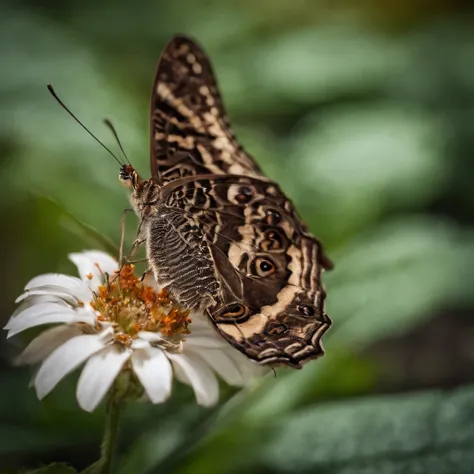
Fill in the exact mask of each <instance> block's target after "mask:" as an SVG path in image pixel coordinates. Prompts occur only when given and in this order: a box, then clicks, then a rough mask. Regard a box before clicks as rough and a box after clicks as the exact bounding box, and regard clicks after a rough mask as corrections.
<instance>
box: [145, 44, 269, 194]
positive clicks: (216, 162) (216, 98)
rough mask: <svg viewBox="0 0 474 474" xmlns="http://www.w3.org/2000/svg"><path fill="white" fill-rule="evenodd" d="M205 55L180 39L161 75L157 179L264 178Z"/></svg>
mask: <svg viewBox="0 0 474 474" xmlns="http://www.w3.org/2000/svg"><path fill="white" fill-rule="evenodd" d="M226 117H227V116H226V112H225V110H224V106H223V104H222V99H221V97H220V94H219V91H218V89H217V84H216V80H215V77H214V73H213V71H212V68H211V65H210V62H209V60H208V59H207V57H206V54H205V53H204V51H203V50H202V49H201V48H200V47H199V46H198V45H197V44H196V43H195V42H194V41H193V40H191V39H189V38H187V37H184V36H176V37H174V38H173V39H172V40H171V41H170V42H169V43H168V45H167V46H166V48H165V50H164V53H163V55H162V57H161V60H160V63H159V65H158V70H157V73H156V78H155V82H154V86H153V93H152V100H151V117H150V127H151V131H150V138H151V156H150V158H151V159H150V162H151V171H152V177H153V178H154V179H155V180H156V181H157V182H158V183H159V184H162V185H163V184H166V183H168V182H170V181H173V180H175V179H178V178H182V177H185V176H196V175H201V174H210V173H212V174H238V175H248V176H262V174H261V172H260V170H259V168H258V166H257V165H256V164H255V162H254V160H253V159H252V158H251V157H250V156H249V155H248V154H247V153H246V152H245V151H244V150H243V149H242V147H241V146H240V145H239V144H238V142H237V140H236V139H235V136H234V135H233V133H232V131H231V129H230V127H229V123H228V120H227V118H226Z"/></svg>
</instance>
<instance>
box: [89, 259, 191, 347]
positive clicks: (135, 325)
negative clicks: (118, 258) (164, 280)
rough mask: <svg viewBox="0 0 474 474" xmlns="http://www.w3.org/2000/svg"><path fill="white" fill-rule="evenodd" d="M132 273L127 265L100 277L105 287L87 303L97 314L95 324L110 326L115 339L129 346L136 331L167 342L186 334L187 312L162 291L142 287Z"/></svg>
mask: <svg viewBox="0 0 474 474" xmlns="http://www.w3.org/2000/svg"><path fill="white" fill-rule="evenodd" d="M133 270H134V266H133V265H130V264H127V265H124V266H123V268H122V269H121V271H120V272H119V271H118V270H117V271H116V272H115V274H114V275H107V274H104V279H105V284H104V285H102V286H100V287H99V288H98V290H97V291H96V292H94V296H93V300H92V302H91V303H90V304H91V306H92V308H93V309H95V310H96V311H98V312H99V313H100V315H99V316H98V317H97V319H98V321H101V322H109V323H112V324H113V325H114V327H115V329H116V331H115V332H116V334H115V340H116V341H117V342H120V343H122V344H124V345H129V344H131V342H132V340H133V339H134V338H135V337H136V336H137V334H138V333H139V332H140V331H150V332H155V333H160V334H161V335H163V336H164V337H166V338H170V339H175V338H180V336H182V335H186V334H189V329H188V325H189V324H190V323H191V319H190V318H189V310H184V309H182V308H181V307H179V306H178V305H177V304H176V303H175V302H174V301H172V299H171V298H170V296H169V294H168V292H167V291H166V290H161V291H158V292H157V291H156V290H155V289H154V288H152V287H150V286H147V285H145V284H144V283H143V282H142V281H141V279H140V278H137V277H136V276H135V274H134V271H133Z"/></svg>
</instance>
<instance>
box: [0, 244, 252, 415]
mask: <svg viewBox="0 0 474 474" xmlns="http://www.w3.org/2000/svg"><path fill="white" fill-rule="evenodd" d="M69 258H70V259H71V260H72V262H74V263H75V264H76V266H77V268H78V271H79V275H80V276H81V279H79V278H76V277H72V276H67V275H60V274H46V275H40V276H37V277H36V278H33V279H32V280H31V281H30V282H29V283H28V284H27V285H26V287H25V293H23V294H22V295H21V296H20V297H19V298H18V299H17V302H20V303H21V304H20V306H19V308H18V309H17V310H16V312H15V313H14V315H13V316H12V317H11V318H10V320H9V322H8V324H7V325H6V326H5V329H7V330H8V336H7V337H11V336H13V335H15V334H18V333H19V332H21V331H24V330H25V329H28V328H31V327H33V326H39V325H43V324H52V323H55V324H58V323H59V324H58V325H56V326H54V327H52V328H49V329H46V330H45V331H44V332H43V333H41V334H40V335H39V336H38V337H36V338H35V339H34V340H33V341H32V342H31V343H30V344H29V345H28V346H27V348H26V349H25V350H24V352H23V353H22V354H21V355H20V357H19V359H18V362H19V363H23V364H37V363H41V367H40V368H39V371H38V372H37V374H36V376H35V378H34V386H35V388H36V392H37V395H38V397H39V398H40V399H42V398H43V397H45V396H46V395H47V394H48V393H49V392H50V391H51V390H52V389H53V388H54V387H55V386H56V385H57V384H58V382H59V381H60V380H61V379H62V378H63V377H65V376H66V375H67V374H69V373H70V372H72V371H73V370H75V369H76V368H77V367H79V366H80V365H81V364H83V363H85V366H84V368H83V370H82V373H81V376H80V378H79V382H78V385H77V400H78V402H79V405H80V406H81V407H82V408H83V409H84V410H87V411H92V410H94V409H95V408H96V406H97V405H98V404H99V402H100V401H101V400H102V399H103V397H104V396H105V394H106V393H107V391H108V390H109V388H110V387H111V385H112V383H113V381H114V380H115V378H116V377H117V375H118V374H119V373H120V372H121V371H122V370H130V369H131V370H133V371H134V373H135V374H136V376H137V378H138V380H139V381H140V383H141V384H142V385H143V388H144V390H145V393H146V394H147V395H148V397H149V399H150V400H151V401H152V402H153V403H162V402H164V401H165V400H166V399H167V398H168V397H169V396H170V394H171V385H172V378H173V374H174V375H175V376H176V378H178V379H179V380H180V381H181V382H184V383H186V384H188V385H191V386H192V388H193V389H194V392H195V395H196V400H197V402H198V403H199V404H200V405H204V406H211V405H213V404H215V403H216V402H217V401H218V398H219V385H218V381H217V378H216V373H217V374H218V375H220V376H221V377H222V379H223V380H224V381H225V382H226V383H228V384H230V385H234V386H243V385H245V384H246V383H247V382H248V381H249V380H250V379H251V378H252V377H253V376H254V375H255V374H257V373H259V372H260V366H258V365H257V364H254V363H253V362H251V361H250V360H248V359H247V358H246V357H245V356H244V355H242V354H241V353H239V352H238V351H237V350H236V349H234V348H233V347H232V346H230V345H229V344H228V343H227V342H226V341H225V340H223V339H222V338H221V337H220V336H219V335H218V334H217V333H216V332H215V330H214V328H212V326H211V325H210V324H209V323H208V322H207V320H206V319H205V318H204V317H203V315H202V314H193V315H192V318H190V317H189V312H188V311H185V310H183V309H182V308H180V307H179V306H177V305H176V304H174V303H173V302H172V301H171V300H170V299H169V298H168V295H167V293H166V292H165V291H163V290H162V291H156V288H155V287H153V286H149V285H150V283H149V281H146V283H147V284H145V283H144V282H141V281H140V279H138V278H137V277H135V275H134V274H133V266H132V265H126V266H125V267H123V269H122V270H121V272H120V274H119V273H118V264H117V262H116V261H115V260H114V259H113V258H112V257H110V256H109V255H107V254H105V253H103V252H99V251H88V252H82V253H74V254H71V255H70V256H69ZM151 280H152V279H151ZM151 284H152V285H153V284H154V283H153V282H151ZM191 319H192V322H191Z"/></svg>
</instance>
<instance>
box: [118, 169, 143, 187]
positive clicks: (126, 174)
mask: <svg viewBox="0 0 474 474" xmlns="http://www.w3.org/2000/svg"><path fill="white" fill-rule="evenodd" d="M119 180H120V181H121V182H122V183H123V184H124V185H125V186H127V187H128V188H133V189H137V187H138V184H139V181H140V178H139V176H138V173H137V172H136V170H135V168H134V167H133V166H132V165H129V164H125V165H122V166H121V167H120V173H119Z"/></svg>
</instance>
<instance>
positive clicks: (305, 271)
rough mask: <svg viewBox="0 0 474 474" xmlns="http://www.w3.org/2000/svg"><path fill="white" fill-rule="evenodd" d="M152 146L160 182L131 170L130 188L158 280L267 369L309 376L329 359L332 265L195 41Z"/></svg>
mask: <svg viewBox="0 0 474 474" xmlns="http://www.w3.org/2000/svg"><path fill="white" fill-rule="evenodd" d="M150 149H151V153H150V164H151V178H150V179H146V180H142V179H141V178H140V177H139V176H138V174H137V172H136V171H135V169H134V168H133V167H132V166H131V165H129V164H127V165H124V166H122V168H121V172H120V179H121V180H122V181H124V182H125V183H127V184H128V185H130V187H131V188H132V191H133V192H132V198H131V199H132V203H133V206H134V208H135V210H136V212H137V214H138V216H139V218H140V229H141V232H140V234H141V235H143V240H144V241H145V242H146V250H147V257H148V261H149V265H150V268H151V270H152V271H153V273H154V276H155V278H156V280H157V282H158V283H159V284H160V285H161V286H162V287H164V288H166V289H167V290H168V291H169V292H170V293H171V295H173V296H174V298H175V299H176V300H177V301H178V302H179V303H180V304H182V305H183V306H185V307H187V308H190V309H200V310H204V311H205V312H206V313H207V315H208V316H209V319H210V320H211V321H212V323H213V324H214V326H215V327H216V329H217V331H218V332H219V333H220V334H221V335H222V336H223V337H224V338H225V339H226V340H227V341H228V342H229V343H230V344H232V345H233V346H234V347H235V348H237V349H238V350H239V351H241V352H243V353H244V354H245V355H247V356H248V357H249V358H251V359H253V360H254V361H256V362H258V363H260V364H265V365H286V366H290V367H294V368H300V367H302V365H303V364H304V363H305V362H306V361H308V360H310V359H313V358H316V357H319V356H321V355H322V354H323V353H324V351H323V349H322V346H321V342H320V340H321V337H322V336H323V334H324V333H325V332H326V331H327V329H328V328H329V326H330V324H331V321H330V319H329V317H328V316H327V314H326V312H325V304H324V300H325V290H324V288H323V286H322V283H321V273H322V271H323V270H325V269H330V268H332V263H331V261H330V260H329V259H328V257H327V256H326V255H325V253H324V251H323V249H322V245H321V243H320V242H319V241H318V240H317V239H316V238H315V237H314V236H313V235H311V234H310V233H309V231H308V229H307V227H306V225H305V224H304V223H303V222H302V221H301V219H300V218H299V217H298V215H297V213H296V211H295V209H294V207H293V205H292V203H291V202H290V201H289V200H288V198H287V197H286V196H285V195H284V194H283V192H282V191H281V189H280V188H279V186H278V184H276V183H275V182H273V181H271V180H269V179H268V178H267V177H266V176H265V175H264V174H263V173H262V171H261V170H260V168H259V167H258V165H257V164H256V163H255V161H254V160H253V158H252V157H251V156H250V155H249V154H248V153H247V152H245V150H244V149H243V148H242V146H241V145H240V144H239V143H238V141H237V139H236V138H235V136H234V134H233V132H232V130H231V128H230V126H229V122H228V119H227V116H226V112H225V110H224V106H223V103H222V99H221V96H220V94H219V91H218V88H217V83H216V79H215V76H214V74H213V71H212V68H211V64H210V62H209V60H208V58H207V56H206V54H205V53H204V51H203V50H202V49H201V48H200V47H199V46H198V44H197V43H196V42H195V41H193V40H192V39H190V38H188V37H185V36H175V37H173V38H172V39H171V41H170V42H169V43H168V45H167V46H166V48H165V50H164V52H163V55H162V57H161V60H160V62H159V65H158V70H157V73H156V77H155V81H154V86H153V92H152V97H151V112H150Z"/></svg>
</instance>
